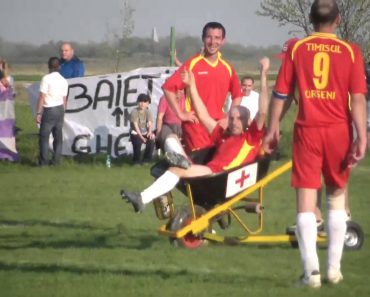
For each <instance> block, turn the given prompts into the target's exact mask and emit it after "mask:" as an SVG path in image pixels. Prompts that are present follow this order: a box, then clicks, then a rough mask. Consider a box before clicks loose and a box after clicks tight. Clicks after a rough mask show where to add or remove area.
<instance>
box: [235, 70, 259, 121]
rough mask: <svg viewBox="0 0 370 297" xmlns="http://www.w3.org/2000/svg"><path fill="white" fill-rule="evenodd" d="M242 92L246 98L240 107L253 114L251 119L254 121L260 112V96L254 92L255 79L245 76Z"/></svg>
mask: <svg viewBox="0 0 370 297" xmlns="http://www.w3.org/2000/svg"><path fill="white" fill-rule="evenodd" d="M240 82H241V86H242V92H243V94H244V96H243V97H242V101H241V102H240V105H242V106H245V107H246V108H248V109H249V112H250V113H251V117H250V119H251V120H253V119H254V117H255V116H256V113H257V111H258V101H259V94H258V93H257V92H256V91H254V90H253V89H254V79H253V77H251V76H244V77H243V78H242V79H241V80H240Z"/></svg>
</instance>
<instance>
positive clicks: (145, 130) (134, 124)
mask: <svg viewBox="0 0 370 297" xmlns="http://www.w3.org/2000/svg"><path fill="white" fill-rule="evenodd" d="M150 101H151V99H150V96H149V95H147V94H140V95H139V96H138V97H137V102H138V106H137V107H136V108H135V109H133V110H132V112H131V115H130V123H131V131H130V139H131V142H132V148H133V164H134V165H139V164H140V160H141V146H142V144H145V151H144V156H143V163H144V164H145V163H149V162H150V161H151V160H152V156H153V151H154V147H155V135H154V133H153V115H152V113H151V112H150V110H149V104H150Z"/></svg>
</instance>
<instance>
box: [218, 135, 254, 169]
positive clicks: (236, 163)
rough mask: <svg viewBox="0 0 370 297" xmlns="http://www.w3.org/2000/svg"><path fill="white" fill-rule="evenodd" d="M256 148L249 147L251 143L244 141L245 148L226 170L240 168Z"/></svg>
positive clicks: (243, 147)
mask: <svg viewBox="0 0 370 297" xmlns="http://www.w3.org/2000/svg"><path fill="white" fill-rule="evenodd" d="M253 148H254V146H251V145H249V143H248V142H247V141H246V140H244V143H243V146H242V148H241V149H240V151H239V153H238V155H237V156H236V157H235V158H234V160H232V161H231V163H230V164H229V165H227V166H225V167H224V170H228V169H231V168H234V167H237V166H239V165H240V164H242V163H243V161H244V160H245V158H246V157H247V156H248V154H249V152H250V151H251V150H252V149H253Z"/></svg>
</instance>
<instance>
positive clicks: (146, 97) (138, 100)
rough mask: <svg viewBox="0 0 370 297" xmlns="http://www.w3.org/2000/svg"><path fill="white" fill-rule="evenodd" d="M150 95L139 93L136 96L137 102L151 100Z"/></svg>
mask: <svg viewBox="0 0 370 297" xmlns="http://www.w3.org/2000/svg"><path fill="white" fill-rule="evenodd" d="M151 101H152V100H151V99H150V96H149V95H148V94H139V96H138V97H137V102H149V103H150V102H151Z"/></svg>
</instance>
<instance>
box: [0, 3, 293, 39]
mask: <svg viewBox="0 0 370 297" xmlns="http://www.w3.org/2000/svg"><path fill="white" fill-rule="evenodd" d="M260 2H261V1H259V0H186V1H184V0H130V3H131V6H132V7H133V8H134V9H135V11H134V13H133V18H134V22H135V29H134V32H133V34H132V35H133V36H138V37H151V34H152V30H153V27H155V28H156V30H157V33H158V37H159V39H161V38H164V37H166V36H168V35H169V34H170V28H171V26H173V27H175V31H176V34H177V36H179V35H191V36H199V37H200V35H201V30H202V28H203V26H204V24H205V23H207V22H208V21H218V22H221V23H222V24H223V25H224V26H225V27H226V41H227V42H232V43H240V44H242V45H245V46H250V45H254V46H269V45H282V44H283V43H284V41H285V40H287V39H289V38H291V37H292V36H291V35H289V34H288V33H289V30H291V29H292V28H291V27H279V26H278V24H277V22H275V21H272V20H271V19H269V18H267V17H260V16H257V15H256V14H255V12H256V10H257V9H258V8H259V5H260ZM122 3H123V0H32V1H31V0H11V1H9V0H0V19H1V21H2V24H7V25H6V26H2V28H1V30H0V37H1V38H3V39H4V40H6V41H14V42H26V43H31V44H35V45H39V44H42V43H47V42H49V41H51V40H53V41H59V40H63V41H71V42H76V41H77V42H81V43H87V42H101V41H106V40H111V39H112V38H114V37H113V36H114V34H117V33H119V29H120V28H121V27H122V21H121V20H122V18H123V13H122V10H121V7H122Z"/></svg>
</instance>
